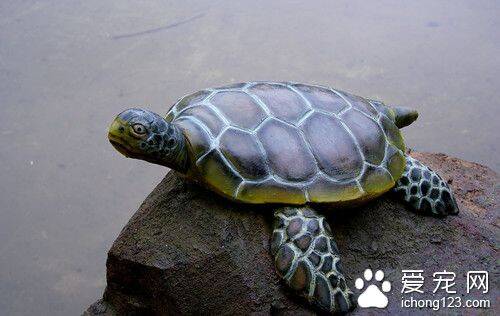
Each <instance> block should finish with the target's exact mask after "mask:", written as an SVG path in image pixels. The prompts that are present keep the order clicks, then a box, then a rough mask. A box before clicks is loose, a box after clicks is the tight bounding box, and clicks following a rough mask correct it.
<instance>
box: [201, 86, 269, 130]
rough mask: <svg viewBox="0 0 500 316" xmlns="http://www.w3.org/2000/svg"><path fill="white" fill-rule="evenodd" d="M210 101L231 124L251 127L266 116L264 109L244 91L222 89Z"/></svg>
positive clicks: (246, 127)
mask: <svg viewBox="0 0 500 316" xmlns="http://www.w3.org/2000/svg"><path fill="white" fill-rule="evenodd" d="M210 103H212V104H213V105H214V106H216V107H217V109H219V110H220V111H221V112H222V113H223V115H224V116H225V118H226V119H227V120H228V121H230V122H231V124H233V125H235V126H238V127H241V128H245V129H253V128H255V127H256V126H258V125H259V124H260V123H261V122H262V121H263V120H264V119H265V118H266V117H267V114H266V113H265V112H264V110H263V109H262V108H261V107H260V106H259V105H258V104H257V103H256V102H255V101H254V100H253V99H252V98H251V97H250V96H249V95H248V94H246V93H245V92H242V91H223V92H219V93H216V94H215V95H214V96H212V97H211V98H210Z"/></svg>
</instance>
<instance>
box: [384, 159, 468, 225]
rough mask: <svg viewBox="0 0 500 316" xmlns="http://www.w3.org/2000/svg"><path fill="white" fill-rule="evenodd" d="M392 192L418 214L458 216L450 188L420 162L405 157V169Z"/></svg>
mask: <svg viewBox="0 0 500 316" xmlns="http://www.w3.org/2000/svg"><path fill="white" fill-rule="evenodd" d="M394 192H396V194H397V195H399V196H400V197H401V198H403V199H404V200H405V201H406V202H408V203H409V204H410V205H411V207H412V208H413V209H414V210H416V211H417V212H418V213H422V214H426V215H434V216H440V217H442V216H447V215H456V214H458V211H459V210H458V205H457V202H456V200H455V197H454V196H453V192H452V191H451V188H450V186H449V185H448V183H446V181H444V180H443V178H441V176H439V175H438V174H437V173H436V172H434V171H432V170H431V169H430V168H429V167H427V166H425V165H424V164H422V163H421V162H420V161H418V160H416V159H415V158H412V157H410V156H406V167H405V171H404V172H403V175H402V176H401V178H400V179H399V180H398V181H397V183H396V186H395V187H394Z"/></svg>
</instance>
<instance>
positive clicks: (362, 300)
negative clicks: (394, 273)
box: [354, 269, 391, 308]
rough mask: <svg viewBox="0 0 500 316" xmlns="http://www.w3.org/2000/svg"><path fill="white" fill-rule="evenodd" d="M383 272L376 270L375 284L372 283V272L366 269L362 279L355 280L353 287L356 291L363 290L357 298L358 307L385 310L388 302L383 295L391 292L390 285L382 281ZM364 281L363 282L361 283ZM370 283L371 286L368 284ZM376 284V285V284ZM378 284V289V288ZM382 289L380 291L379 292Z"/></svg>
mask: <svg viewBox="0 0 500 316" xmlns="http://www.w3.org/2000/svg"><path fill="white" fill-rule="evenodd" d="M384 276H385V275H384V271H382V270H378V271H377V272H375V280H376V281H377V282H374V281H372V279H373V272H372V270H371V269H366V270H365V272H364V274H363V278H357V279H356V282H355V283H354V285H355V286H356V288H357V289H358V290H360V291H361V290H363V292H362V293H361V294H360V295H359V296H358V305H359V307H363V308H369V307H376V308H386V307H387V304H388V303H389V300H388V299H387V296H385V294H384V293H387V292H389V291H390V290H391V283H390V282H389V281H383V280H384ZM363 279H364V281H363ZM369 283H371V284H369ZM376 283H378V284H376ZM379 284H380V287H379ZM380 289H382V291H381V290H380Z"/></svg>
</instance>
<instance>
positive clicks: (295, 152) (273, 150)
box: [257, 119, 317, 181]
mask: <svg viewBox="0 0 500 316" xmlns="http://www.w3.org/2000/svg"><path fill="white" fill-rule="evenodd" d="M257 135H258V137H259V140H260V141H261V143H262V145H263V147H264V150H265V152H266V153H267V159H268V161H269V165H270V167H271V169H272V171H273V172H274V173H275V174H276V175H278V176H279V177H280V178H282V179H285V180H288V181H304V180H307V179H309V178H311V177H313V176H314V175H315V174H316V172H317V168H316V164H315V159H314V156H313V155H312V153H311V152H310V151H309V150H308V145H307V143H306V142H305V141H304V139H303V138H302V137H301V136H300V134H299V131H298V130H297V128H295V127H293V126H291V125H288V124H285V123H283V122H280V121H278V120H275V119H270V120H268V121H266V122H265V123H264V124H263V125H262V126H261V127H260V128H259V130H258V131H257ZM291 166H293V167H292V168H290V167H291Z"/></svg>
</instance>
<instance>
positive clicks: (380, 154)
mask: <svg viewBox="0 0 500 316" xmlns="http://www.w3.org/2000/svg"><path fill="white" fill-rule="evenodd" d="M342 119H343V120H344V121H345V122H346V125H347V126H348V127H349V129H350V130H351V132H352V133H353V135H354V137H355V138H356V140H357V142H358V144H359V147H360V149H361V151H362V152H363V155H364V157H365V160H366V161H367V162H369V163H371V164H374V165H378V164H380V163H381V162H382V160H383V159H384V155H385V136H384V133H383V132H382V129H381V128H380V126H379V125H378V124H377V123H376V122H375V121H374V120H372V119H370V118H368V117H367V116H365V115H363V114H361V113H360V112H358V111H355V110H350V111H347V112H345V113H344V114H343V115H342Z"/></svg>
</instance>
